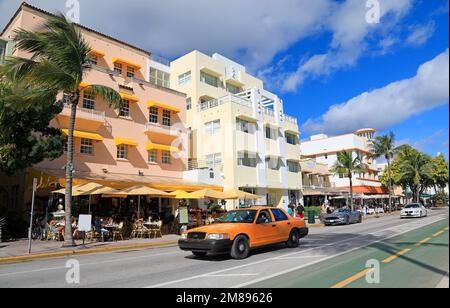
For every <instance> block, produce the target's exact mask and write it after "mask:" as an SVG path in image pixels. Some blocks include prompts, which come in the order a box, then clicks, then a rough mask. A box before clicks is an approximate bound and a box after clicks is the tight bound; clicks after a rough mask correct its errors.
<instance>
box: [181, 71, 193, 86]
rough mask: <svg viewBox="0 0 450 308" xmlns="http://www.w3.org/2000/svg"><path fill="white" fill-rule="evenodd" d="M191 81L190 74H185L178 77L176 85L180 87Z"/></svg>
mask: <svg viewBox="0 0 450 308" xmlns="http://www.w3.org/2000/svg"><path fill="white" fill-rule="evenodd" d="M191 79H192V76H191V72H190V71H189V72H187V73H184V74H181V75H180V76H178V85H180V86H182V85H185V84H187V83H189V82H190V81H191Z"/></svg>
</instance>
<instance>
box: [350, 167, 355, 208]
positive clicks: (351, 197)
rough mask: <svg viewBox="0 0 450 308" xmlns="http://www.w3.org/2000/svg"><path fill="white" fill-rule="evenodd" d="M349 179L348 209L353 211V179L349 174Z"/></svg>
mask: <svg viewBox="0 0 450 308" xmlns="http://www.w3.org/2000/svg"><path fill="white" fill-rule="evenodd" d="M349 179H350V208H351V209H352V211H354V210H355V209H354V206H353V179H352V174H351V173H350V175H349Z"/></svg>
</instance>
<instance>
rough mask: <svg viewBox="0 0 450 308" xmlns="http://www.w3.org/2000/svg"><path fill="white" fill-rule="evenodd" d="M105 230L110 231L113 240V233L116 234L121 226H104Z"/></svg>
mask: <svg viewBox="0 0 450 308" xmlns="http://www.w3.org/2000/svg"><path fill="white" fill-rule="evenodd" d="M103 228H105V229H106V230H108V232H109V236H110V237H111V238H112V236H113V232H114V231H115V230H116V229H117V228H119V225H105V226H103Z"/></svg>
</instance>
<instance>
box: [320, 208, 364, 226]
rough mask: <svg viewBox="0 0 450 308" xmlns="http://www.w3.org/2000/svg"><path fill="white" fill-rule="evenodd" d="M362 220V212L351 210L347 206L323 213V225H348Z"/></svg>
mask: <svg viewBox="0 0 450 308" xmlns="http://www.w3.org/2000/svg"><path fill="white" fill-rule="evenodd" d="M361 222H362V214H361V212H359V211H352V210H351V209H349V208H341V209H338V210H336V211H335V212H334V213H332V214H327V215H324V217H323V223H324V225H325V226H331V225H349V224H354V223H361Z"/></svg>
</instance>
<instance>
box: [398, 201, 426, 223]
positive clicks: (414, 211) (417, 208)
mask: <svg viewBox="0 0 450 308" xmlns="http://www.w3.org/2000/svg"><path fill="white" fill-rule="evenodd" d="M427 216H428V210H427V209H426V208H425V207H424V206H423V205H422V204H420V203H411V204H408V205H406V206H405V207H404V208H403V210H402V211H401V213H400V218H402V219H403V218H413V217H415V218H422V217H427Z"/></svg>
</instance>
